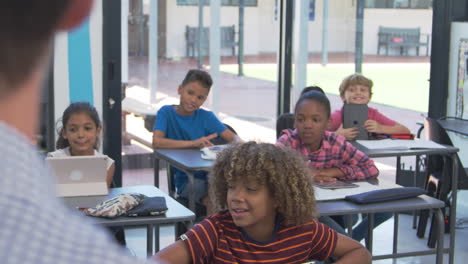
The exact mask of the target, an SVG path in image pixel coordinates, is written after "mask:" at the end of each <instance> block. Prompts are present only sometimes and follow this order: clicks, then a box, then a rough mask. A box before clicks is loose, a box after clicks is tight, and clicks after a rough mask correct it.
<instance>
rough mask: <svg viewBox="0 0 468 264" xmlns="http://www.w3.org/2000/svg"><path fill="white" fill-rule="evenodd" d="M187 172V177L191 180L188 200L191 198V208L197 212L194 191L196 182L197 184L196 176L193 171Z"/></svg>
mask: <svg viewBox="0 0 468 264" xmlns="http://www.w3.org/2000/svg"><path fill="white" fill-rule="evenodd" d="M186 173H187V177H188V180H189V184H188V186H187V187H188V188H189V189H188V191H189V196H188V200H189V209H190V210H192V212H194V213H196V212H195V211H196V208H195V193H194V191H195V190H194V188H193V187H195V186H194V184H195V176H194V175H193V173H191V172H186Z"/></svg>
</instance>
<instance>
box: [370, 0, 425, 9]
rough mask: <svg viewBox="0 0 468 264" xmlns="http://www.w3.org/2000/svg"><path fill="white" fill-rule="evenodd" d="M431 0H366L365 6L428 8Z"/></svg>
mask: <svg viewBox="0 0 468 264" xmlns="http://www.w3.org/2000/svg"><path fill="white" fill-rule="evenodd" d="M431 7H432V0H366V8H414V9H428V8H431Z"/></svg>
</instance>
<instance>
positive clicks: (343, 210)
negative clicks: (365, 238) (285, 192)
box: [317, 195, 445, 264]
mask: <svg viewBox="0 0 468 264" xmlns="http://www.w3.org/2000/svg"><path fill="white" fill-rule="evenodd" d="M444 206H445V203H444V202H442V201H440V200H437V199H435V198H432V197H429V196H427V195H420V196H418V197H416V198H409V199H402V200H396V201H389V202H381V203H372V204H356V203H352V202H348V201H345V200H332V201H317V208H318V211H319V212H320V215H321V216H332V215H352V214H359V213H362V214H370V215H373V214H375V213H381V212H392V213H394V218H395V219H394V232H393V248H392V253H391V254H386V255H378V256H374V255H373V254H372V240H373V226H374V223H373V217H369V241H370V242H369V244H368V245H367V249H368V250H369V251H370V252H371V254H372V259H373V260H379V259H387V258H398V257H411V256H422V255H430V254H436V263H437V264H440V263H443V254H444V245H443V243H444V231H443V230H444V229H443V223H444V219H443V215H442V211H441V208H443V207H444ZM415 209H431V210H433V211H434V212H435V217H436V218H435V219H436V223H437V225H438V233H437V234H436V236H437V247H436V249H430V250H422V251H413V252H401V253H399V252H398V247H397V245H398V212H402V211H408V210H415ZM348 220H349V221H352V217H348ZM348 226H352V222H349V223H348Z"/></svg>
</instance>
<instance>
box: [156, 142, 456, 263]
mask: <svg viewBox="0 0 468 264" xmlns="http://www.w3.org/2000/svg"><path fill="white" fill-rule="evenodd" d="M353 145H355V146H356V147H357V148H358V149H359V150H361V151H363V152H364V153H365V154H367V155H368V156H369V157H372V158H378V157H401V156H417V157H419V156H421V155H430V154H439V155H451V156H452V160H453V165H452V166H454V168H455V169H454V170H453V175H452V178H453V179H452V181H453V183H454V185H453V186H457V180H458V179H457V177H456V175H458V169H457V168H458V164H457V161H456V159H453V157H454V156H456V153H457V152H458V148H455V147H449V146H446V147H445V148H443V149H408V150H395V149H392V150H369V149H367V148H365V147H364V146H362V145H360V144H359V143H357V142H353ZM154 158H155V161H156V162H155V164H157V166H155V170H154V182H155V183H159V160H165V161H166V162H168V163H169V164H170V165H172V166H174V167H176V168H178V169H180V170H182V171H184V172H185V173H187V175H188V178H189V182H193V178H194V176H193V173H194V172H195V171H208V170H209V169H210V168H211V167H212V166H213V165H214V161H212V160H204V159H202V158H201V152H200V150H199V149H195V148H194V149H155V150H154ZM189 186H190V187H191V185H189ZM453 186H452V187H453ZM455 189H456V188H455ZM192 194H193V192H191V191H190V192H189V208H190V209H191V210H192V211H194V210H195V202H194V199H193V197H192ZM452 197H453V203H452V206H451V212H450V213H451V225H450V249H449V260H450V263H451V264H452V263H453V259H454V245H455V215H456V197H457V196H456V192H454V195H453V196H452ZM361 209H362V208H361ZM413 209H425V208H417V207H413ZM405 210H406V211H407V210H408V209H405ZM353 212H354V213H356V211H353ZM376 212H377V211H376ZM379 212H380V211H379ZM330 213H333V214H334V213H335V212H330ZM439 230H440V229H439Z"/></svg>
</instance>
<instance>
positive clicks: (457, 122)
mask: <svg viewBox="0 0 468 264" xmlns="http://www.w3.org/2000/svg"><path fill="white" fill-rule="evenodd" d="M437 122H438V123H439V124H440V125H441V126H442V127H443V128H444V129H445V130H447V131H451V132H455V133H458V134H461V135H464V136H468V120H466V119H459V118H448V119H439V120H437Z"/></svg>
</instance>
